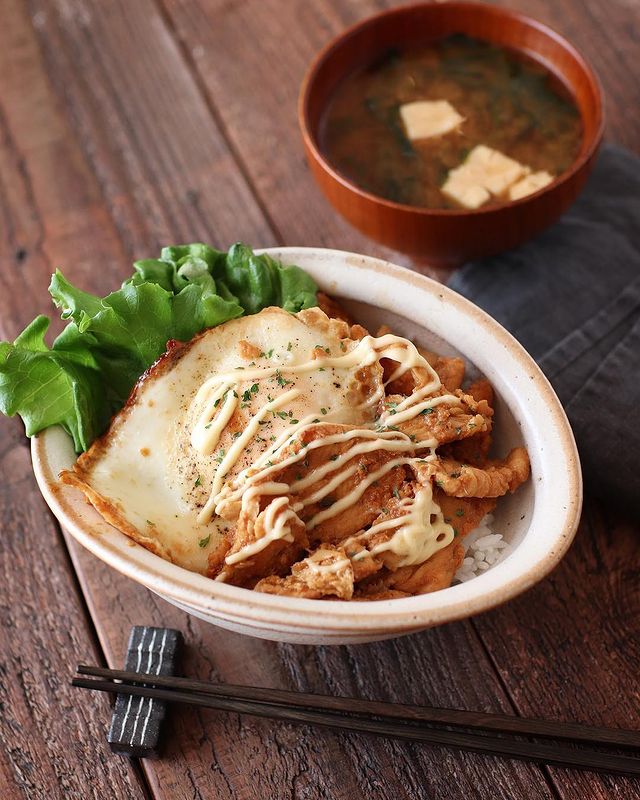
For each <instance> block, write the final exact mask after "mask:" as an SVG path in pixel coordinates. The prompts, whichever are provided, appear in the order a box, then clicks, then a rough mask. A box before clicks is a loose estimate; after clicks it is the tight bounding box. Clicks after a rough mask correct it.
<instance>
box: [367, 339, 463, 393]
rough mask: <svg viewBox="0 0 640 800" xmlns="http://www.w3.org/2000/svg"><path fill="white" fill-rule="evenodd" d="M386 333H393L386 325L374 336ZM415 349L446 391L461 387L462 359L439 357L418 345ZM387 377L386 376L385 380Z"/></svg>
mask: <svg viewBox="0 0 640 800" xmlns="http://www.w3.org/2000/svg"><path fill="white" fill-rule="evenodd" d="M387 333H393V331H392V330H391V328H390V327H389V326H388V325H381V326H380V327H379V328H378V330H377V332H376V336H384V335H385V334H387ZM416 349H417V351H418V352H419V353H420V355H421V356H422V357H423V358H424V359H425V360H426V361H427V362H428V363H429V364H430V366H432V367H433V369H434V370H435V371H436V373H437V375H438V377H439V378H440V380H441V381H442V385H443V386H444V388H445V389H447V391H449V392H453V391H455V390H456V389H459V388H460V387H461V386H462V382H463V381H464V373H465V366H464V361H463V359H461V358H458V357H457V356H450V357H447V356H440V355H438V354H437V353H434V352H433V351H432V350H427V349H425V348H424V347H420V346H418V345H416ZM388 377H389V376H388V375H387V376H386V377H385V379H387V378H388ZM409 394H410V392H409Z"/></svg>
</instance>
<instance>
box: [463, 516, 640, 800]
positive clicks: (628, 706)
mask: <svg viewBox="0 0 640 800" xmlns="http://www.w3.org/2000/svg"><path fill="white" fill-rule="evenodd" d="M638 532H639V531H638V526H637V524H636V525H632V524H630V523H629V522H628V521H624V520H622V519H620V518H617V517H616V515H615V514H612V513H610V512H608V513H607V512H604V511H603V510H602V509H600V508H597V507H595V506H594V505H592V504H590V503H589V504H588V505H587V507H586V509H585V512H584V514H583V518H582V522H581V526H580V530H579V532H578V535H577V537H576V541H575V543H574V545H573V547H572V548H571V550H570V551H569V554H568V555H567V556H566V557H565V559H564V560H563V561H562V562H561V564H560V566H559V567H558V568H557V569H556V570H555V572H553V573H552V575H551V576H550V577H549V578H548V579H547V580H545V581H543V583H541V584H539V585H538V586H536V587H535V588H534V589H532V590H531V591H529V592H527V593H526V594H525V595H524V596H523V597H521V598H518V599H517V600H515V601H514V602H512V603H508V604H507V605H505V606H503V607H502V608H500V609H499V610H497V611H493V612H490V613H489V614H483V615H481V616H479V617H477V618H476V619H475V620H474V626H475V627H476V630H477V631H478V633H479V634H480V636H481V638H482V640H483V642H484V643H485V645H486V647H487V650H488V652H489V654H490V655H491V658H492V660H493V663H494V664H495V665H496V667H497V668H498V670H499V672H500V675H501V678H502V680H503V681H504V683H505V684H506V685H507V686H508V691H509V695H510V696H511V698H512V699H513V701H514V703H515V705H516V707H517V709H518V712H519V713H521V714H523V715H527V716H545V717H548V718H549V719H571V720H575V721H577V722H584V723H587V724H589V723H591V724H596V723H597V724H602V725H607V726H611V727H624V728H635V729H636V730H637V729H638V728H639V727H640V684H639V682H638V676H637V665H638V663H640V558H639V557H638ZM551 774H552V776H553V781H554V784H555V785H556V786H557V787H558V790H559V793H560V795H561V796H562V797H577V798H598V800H601V798H609V797H621V798H622V797H623V798H625V800H634V798H640V781H638V780H637V779H629V780H625V779H623V778H612V777H611V776H594V775H589V774H585V773H580V772H574V771H570V770H557V769H552V770H551Z"/></svg>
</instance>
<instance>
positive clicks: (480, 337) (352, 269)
mask: <svg viewBox="0 0 640 800" xmlns="http://www.w3.org/2000/svg"><path fill="white" fill-rule="evenodd" d="M266 252H269V253H270V254H271V255H273V256H275V257H276V258H279V259H280V260H281V261H282V262H283V263H285V264H298V265H299V266H301V267H303V268H304V269H305V270H307V271H308V272H309V273H310V274H311V275H312V276H313V277H314V278H315V280H316V281H317V282H318V284H319V285H320V286H321V287H322V288H323V289H324V290H325V291H327V292H329V293H330V294H332V295H335V296H337V297H339V298H340V299H341V300H342V301H343V302H344V304H345V305H346V306H347V307H348V308H350V309H351V311H352V313H353V314H354V316H355V317H356V318H357V319H359V320H361V321H362V322H363V323H364V324H365V325H367V326H368V327H369V328H370V329H371V330H375V328H376V327H377V326H378V325H380V324H382V323H387V324H388V325H390V326H391V327H392V329H394V330H395V331H396V332H397V333H399V334H402V335H405V336H408V337H411V338H413V339H414V340H415V341H416V342H418V343H419V344H422V345H425V346H427V347H430V348H432V349H434V350H437V351H439V352H442V353H445V354H452V353H459V354H460V355H462V356H463V357H464V358H465V359H466V361H467V363H468V365H469V370H470V372H471V373H473V372H474V371H477V372H480V373H483V374H484V375H486V376H487V377H488V378H489V380H490V381H491V382H492V384H493V386H494V387H495V390H496V397H497V400H496V418H495V434H496V447H497V450H498V452H499V453H501V454H504V453H506V451H507V450H508V448H510V447H512V446H515V445H517V444H522V443H523V444H524V445H525V446H526V447H527V448H528V451H529V454H530V457H531V468H532V476H531V479H530V480H529V481H528V483H527V484H526V485H524V486H522V487H521V488H520V489H519V490H518V491H517V492H516V493H515V494H513V495H509V496H508V497H505V498H502V499H501V500H500V502H499V503H498V507H497V509H496V512H495V522H494V526H493V527H494V528H495V529H496V531H498V532H500V533H502V534H503V535H504V536H505V538H507V539H508V540H509V542H510V543H511V545H512V551H511V554H510V555H509V556H508V557H507V558H506V559H505V560H504V561H503V562H501V563H499V564H498V565H496V566H495V567H493V568H492V569H490V570H488V571H487V572H485V573H483V574H481V575H479V576H478V577H476V578H473V579H472V580H470V581H467V582H466V583H462V584H458V585H455V586H452V587H450V588H448V589H443V590H441V591H438V592H434V593H432V594H426V595H421V596H418V597H410V598H406V599H397V600H382V601H375V602H374V601H367V602H354V603H351V602H345V601H323V600H307V599H299V598H292V597H280V596H276V595H269V594H261V593H259V592H253V591H249V590H247V589H241V588H238V587H236V586H228V585H226V584H224V583H219V582H216V581H213V580H210V579H208V578H205V577H203V576H201V575H197V574H195V573H192V572H188V571H187V570H185V569H183V568H181V567H178V566H175V565H174V564H171V563H169V562H168V561H164V560H163V559H161V558H159V557H158V556H156V555H154V554H153V553H150V552H149V551H148V550H145V549H144V548H143V547H141V546H140V545H137V544H135V543H134V542H132V541H131V540H130V539H129V538H128V537H126V536H125V535H124V534H122V533H120V532H119V531H117V530H116V529H115V528H112V527H111V526H110V525H108V524H107V523H106V522H105V521H104V520H103V519H102V518H101V517H100V516H99V514H98V513H97V512H96V511H95V510H94V509H93V507H92V506H91V505H89V503H88V502H87V501H86V500H85V498H84V496H83V495H82V494H81V493H80V492H79V491H77V490H76V489H73V488H71V487H68V486H63V485H62V484H60V483H59V481H58V474H59V472H60V470H62V469H64V468H69V467H70V466H71V464H72V463H73V461H74V460H75V455H74V452H73V447H72V443H71V439H70V437H69V436H67V434H66V433H64V431H63V430H62V429H60V428H51V429H49V430H46V431H44V432H43V433H42V434H40V435H38V436H36V437H34V438H33V440H32V457H33V465H34V469H35V473H36V477H37V480H38V483H39V485H40V489H41V490H42V493H43V495H44V497H45V499H46V501H47V503H48V504H49V506H50V507H51V509H52V511H53V513H54V514H55V515H56V517H57V518H58V519H59V521H60V523H61V525H62V526H63V528H65V529H66V530H67V531H68V532H69V534H71V536H73V537H75V538H76V539H77V540H78V541H79V542H80V543H81V544H82V545H84V546H85V547H86V548H88V549H89V550H90V551H91V552H92V553H94V554H95V555H96V556H98V558H100V559H102V560H103V561H105V562H106V563H107V564H109V565H110V566H112V567H113V568H115V569H117V570H119V571H120V572H122V573H123V574H124V575H127V576H128V577H129V578H131V579H132V580H135V581H138V582H139V583H141V584H143V585H144V586H147V587H148V588H149V589H151V590H152V591H154V592H156V593H157V594H159V595H161V596H162V597H164V598H165V599H166V600H168V601H169V602H170V603H173V604H174V605H176V606H178V607H180V608H182V609H184V610H185V611H187V612H188V613H189V614H193V615H195V616H197V617H200V618H201V619H204V620H206V621H207V622H211V623H213V624H215V625H220V626H222V627H225V628H229V629H231V630H234V631H239V632H241V633H246V634H250V635H253V636H259V637H262V638H266V639H275V640H280V641H287V642H305V643H309V644H340V643H346V642H367V641H373V640H376V639H385V638H390V637H394V636H400V635H402V634H408V633H412V632H415V631H419V630H421V629H423V628H427V627H430V626H433V625H441V624H442V623H445V622H451V621H452V620H456V619H461V618H462V617H468V616H470V615H472V614H477V613H479V612H481V611H486V610H487V609H489V608H492V607H493V606H496V605H498V604H499V603H503V602H505V601H507V600H509V599H511V598H512V597H515V596H516V595H518V594H520V593H521V592H524V591H525V590H526V589H528V588H529V587H530V586H533V584H535V583H537V582H538V581H539V580H541V579H542V578H543V577H544V576H545V575H546V574H547V573H548V572H549V571H550V570H551V569H553V567H554V566H555V565H556V564H557V563H558V561H559V560H560V559H561V558H562V556H563V554H564V552H565V551H566V549H567V548H568V547H569V544H570V543H571V540H572V538H573V535H574V533H575V530H576V527H577V524H578V520H579V517H580V508H581V500H582V482H581V474H580V465H579V461H578V455H577V452H576V446H575V442H574V439H573V435H572V432H571V428H570V427H569V423H568V421H567V418H566V416H565V414H564V411H563V410H562V406H561V405H560V402H559V401H558V398H557V397H556V395H555V393H554V392H553V389H552V388H551V386H550V385H549V383H548V381H547V380H546V378H545V377H544V375H543V374H542V372H541V371H540V369H539V368H538V367H537V366H536V364H535V363H534V361H533V360H532V359H531V357H530V356H529V355H527V353H526V352H525V350H524V349H523V348H522V347H521V346H520V345H519V344H518V343H517V342H516V341H515V339H513V337H512V336H511V335H510V334H509V333H507V331H505V330H504V328H502V327H501V326H500V325H499V324H498V323H497V322H496V321H495V320H493V319H492V318H491V317H489V316H488V315H487V314H485V313H484V312H483V311H482V310H480V309H479V308H477V307H476V306H474V305H473V304H472V303H470V302H469V301H467V300H465V299H464V298H462V297H460V296H459V295H458V294H456V293H455V292H453V291H451V290H450V289H447V288H446V287H444V286H442V285H440V284H438V283H436V282H434V281H432V280H430V279H429V278H426V277H424V276H422V275H418V274H416V273H414V272H411V271H409V270H407V269H403V268H402V267H397V266H394V265H392V264H389V263H387V262H384V261H380V260H377V259H374V258H369V257H367V256H361V255H354V254H351V253H344V252H340V251H336V250H322V249H314V248H296V247H287V248H277V249H272V250H268V251H266Z"/></svg>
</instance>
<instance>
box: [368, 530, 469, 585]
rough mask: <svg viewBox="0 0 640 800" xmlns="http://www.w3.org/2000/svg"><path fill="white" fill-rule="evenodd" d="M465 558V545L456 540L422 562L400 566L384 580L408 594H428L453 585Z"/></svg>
mask: <svg viewBox="0 0 640 800" xmlns="http://www.w3.org/2000/svg"><path fill="white" fill-rule="evenodd" d="M463 559H464V547H463V546H462V545H461V544H460V543H459V542H458V541H457V540H454V541H453V542H451V544H449V545H447V546H446V547H443V548H442V550H438V551H437V553H434V554H433V555H432V556H431V558H429V559H427V560H426V561H424V562H423V563H422V564H416V565H415V566H413V565H412V566H409V567H400V568H399V569H397V570H395V571H394V572H390V573H389V574H388V575H387V576H386V577H385V578H384V580H383V582H384V586H385V587H386V588H387V589H394V590H396V591H401V592H407V594H427V593H428V592H436V591H438V589H446V588H447V586H451V581H452V580H453V576H454V575H455V574H456V570H457V569H458V567H459V566H460V565H461V564H462V561H463Z"/></svg>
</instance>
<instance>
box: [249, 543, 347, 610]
mask: <svg viewBox="0 0 640 800" xmlns="http://www.w3.org/2000/svg"><path fill="white" fill-rule="evenodd" d="M353 582H354V573H353V567H352V565H351V561H350V560H349V558H347V555H346V553H345V551H344V550H343V549H342V548H330V547H319V548H318V549H317V550H315V551H314V552H313V553H311V555H309V557H308V558H305V559H303V560H302V561H299V562H298V563H297V564H294V565H293V566H292V567H291V575H287V576H286V577H285V578H280V577H278V576H275V575H272V576H269V577H268V578H264V579H263V580H261V581H259V582H258V583H257V584H256V586H255V589H256V591H258V592H266V593H267V594H287V595H293V596H294V597H309V598H313V599H317V598H320V597H337V598H338V599H339V600H351V597H352V596H353Z"/></svg>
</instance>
